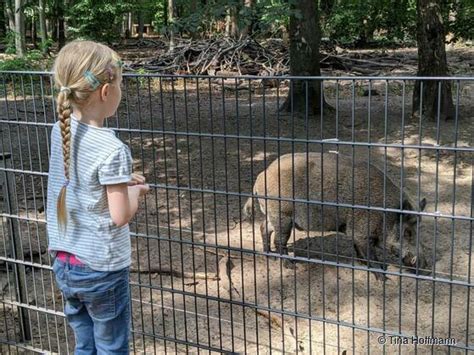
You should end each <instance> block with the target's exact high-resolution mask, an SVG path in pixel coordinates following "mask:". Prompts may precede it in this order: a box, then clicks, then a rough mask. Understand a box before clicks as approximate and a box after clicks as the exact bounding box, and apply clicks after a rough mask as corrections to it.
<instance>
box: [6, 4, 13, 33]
mask: <svg viewBox="0 0 474 355" xmlns="http://www.w3.org/2000/svg"><path fill="white" fill-rule="evenodd" d="M14 5H15V4H14V3H13V0H6V1H5V11H6V13H7V17H8V29H9V30H10V31H15V6H14Z"/></svg>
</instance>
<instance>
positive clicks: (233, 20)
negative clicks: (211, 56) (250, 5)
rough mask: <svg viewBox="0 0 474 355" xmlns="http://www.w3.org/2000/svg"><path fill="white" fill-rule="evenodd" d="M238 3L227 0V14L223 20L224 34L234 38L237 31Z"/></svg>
mask: <svg viewBox="0 0 474 355" xmlns="http://www.w3.org/2000/svg"><path fill="white" fill-rule="evenodd" d="M238 11H239V10H238V3H237V2H235V1H229V3H228V5H227V15H226V20H225V35H226V36H227V37H232V38H236V37H237V36H238V33H239V25H238V23H239V20H238Z"/></svg>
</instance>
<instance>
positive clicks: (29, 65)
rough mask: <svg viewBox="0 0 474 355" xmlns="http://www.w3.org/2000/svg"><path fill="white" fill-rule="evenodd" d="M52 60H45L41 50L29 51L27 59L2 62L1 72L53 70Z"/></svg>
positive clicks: (0, 64)
mask: <svg viewBox="0 0 474 355" xmlns="http://www.w3.org/2000/svg"><path fill="white" fill-rule="evenodd" d="M52 60H53V59H52V58H44V56H43V54H42V53H41V51H40V50H35V49H33V50H29V51H27V52H26V55H25V57H23V58H19V57H13V58H9V59H3V60H0V70H8V71H12V70H47V69H49V68H51V65H52Z"/></svg>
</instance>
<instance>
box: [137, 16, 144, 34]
mask: <svg viewBox="0 0 474 355" xmlns="http://www.w3.org/2000/svg"><path fill="white" fill-rule="evenodd" d="M137 17H138V39H142V38H143V27H144V19H143V10H142V9H139V10H138V14H137Z"/></svg>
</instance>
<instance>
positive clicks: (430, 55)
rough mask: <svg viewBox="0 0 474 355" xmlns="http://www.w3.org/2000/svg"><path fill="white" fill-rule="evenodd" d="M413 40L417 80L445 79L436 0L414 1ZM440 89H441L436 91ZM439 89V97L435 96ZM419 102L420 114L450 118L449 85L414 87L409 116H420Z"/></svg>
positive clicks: (442, 36) (442, 34) (428, 83)
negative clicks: (416, 63) (415, 20)
mask: <svg viewBox="0 0 474 355" xmlns="http://www.w3.org/2000/svg"><path fill="white" fill-rule="evenodd" d="M416 9H417V14H418V16H417V24H416V27H417V28H416V38H417V42H418V76H447V75H448V65H447V60H446V48H445V35H446V32H445V28H444V24H443V17H442V14H441V6H440V0H417V2H416ZM440 86H441V87H440ZM439 89H440V91H441V93H440V94H439ZM420 98H421V99H422V105H423V107H422V110H423V113H424V114H425V115H426V116H427V117H429V118H431V119H434V118H436V117H437V114H438V100H439V101H440V116H441V117H442V118H444V119H450V118H453V117H454V105H453V97H452V92H451V84H450V83H449V82H446V81H442V82H438V81H436V80H424V81H423V92H422V93H421V82H420V81H417V82H416V83H415V88H414V90H413V114H414V115H419V114H420V112H419V111H420V103H421V102H420Z"/></svg>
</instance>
